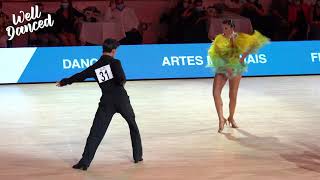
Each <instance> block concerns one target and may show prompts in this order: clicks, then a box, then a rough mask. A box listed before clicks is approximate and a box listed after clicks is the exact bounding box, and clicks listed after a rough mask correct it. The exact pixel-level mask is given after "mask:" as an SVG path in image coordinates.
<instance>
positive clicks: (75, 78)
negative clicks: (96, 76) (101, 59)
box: [57, 66, 93, 87]
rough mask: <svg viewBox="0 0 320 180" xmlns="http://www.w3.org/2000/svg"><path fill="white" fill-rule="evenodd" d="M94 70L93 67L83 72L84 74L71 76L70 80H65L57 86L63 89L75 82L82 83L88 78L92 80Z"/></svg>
mask: <svg viewBox="0 0 320 180" xmlns="http://www.w3.org/2000/svg"><path fill="white" fill-rule="evenodd" d="M92 69H93V68H92V66H90V67H88V68H87V69H85V70H83V71H82V72H80V73H77V74H75V75H73V76H71V77H70V78H64V79H62V80H61V81H60V82H58V83H57V86H58V87H63V86H66V85H68V84H72V83H74V82H81V81H84V80H85V79H87V78H91V77H92Z"/></svg>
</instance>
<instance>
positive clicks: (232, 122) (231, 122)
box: [228, 119, 239, 129]
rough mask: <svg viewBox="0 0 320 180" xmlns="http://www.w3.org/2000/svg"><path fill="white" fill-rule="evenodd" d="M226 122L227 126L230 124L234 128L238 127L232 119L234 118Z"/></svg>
mask: <svg viewBox="0 0 320 180" xmlns="http://www.w3.org/2000/svg"><path fill="white" fill-rule="evenodd" d="M228 123H229V126H230V127H231V128H235V129H237V128H239V126H238V125H237V123H236V122H235V121H234V119H232V120H230V119H228Z"/></svg>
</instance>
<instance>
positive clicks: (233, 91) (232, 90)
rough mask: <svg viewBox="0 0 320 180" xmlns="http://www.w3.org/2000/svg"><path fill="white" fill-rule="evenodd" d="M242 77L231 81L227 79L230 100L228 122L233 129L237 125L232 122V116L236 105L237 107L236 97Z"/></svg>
mask: <svg viewBox="0 0 320 180" xmlns="http://www.w3.org/2000/svg"><path fill="white" fill-rule="evenodd" d="M241 78H242V76H241V75H239V76H236V77H233V78H232V79H229V98H230V103H229V113H230V114H229V118H228V121H229V123H230V124H231V125H232V127H233V128H238V126H237V124H236V123H235V121H234V114H235V110H236V105H237V96H238V90H239V85H240V81H241Z"/></svg>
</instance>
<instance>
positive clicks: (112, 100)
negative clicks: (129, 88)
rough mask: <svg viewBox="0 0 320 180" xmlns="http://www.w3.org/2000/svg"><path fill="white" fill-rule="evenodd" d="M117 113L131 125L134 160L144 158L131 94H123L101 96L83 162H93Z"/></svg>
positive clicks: (86, 163) (87, 163) (88, 163)
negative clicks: (130, 98) (131, 102)
mask: <svg viewBox="0 0 320 180" xmlns="http://www.w3.org/2000/svg"><path fill="white" fill-rule="evenodd" d="M115 113H120V114H121V116H122V117H123V118H124V119H125V120H126V121H127V123H128V125H129V129H130V136H131V143H132V149H133V158H134V160H140V159H141V158H142V145H141V137H140V133H139V129H138V126H137V123H136V121H135V114H134V111H133V109H132V106H131V104H130V100H129V96H128V95H126V94H121V95H112V96H102V97H101V100H100V103H99V107H98V110H97V112H96V115H95V118H94V120H93V124H92V127H91V130H90V134H89V136H88V138H87V142H86V146H85V149H84V152H83V154H82V159H81V160H80V162H81V163H82V164H85V165H90V164H91V161H92V160H93V158H94V155H95V153H96V151H97V148H98V146H99V144H100V143H101V141H102V139H103V137H104V135H105V133H106V131H107V129H108V126H109V124H110V122H111V119H112V117H113V115H114V114H115Z"/></svg>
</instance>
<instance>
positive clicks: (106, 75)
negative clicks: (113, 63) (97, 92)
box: [95, 64, 113, 84]
mask: <svg viewBox="0 0 320 180" xmlns="http://www.w3.org/2000/svg"><path fill="white" fill-rule="evenodd" d="M95 72H96V75H97V79H98V81H99V84H101V83H103V82H106V81H108V80H110V79H113V74H112V71H111V68H110V65H109V64H108V65H106V66H103V67H100V68H98V69H96V70H95Z"/></svg>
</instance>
